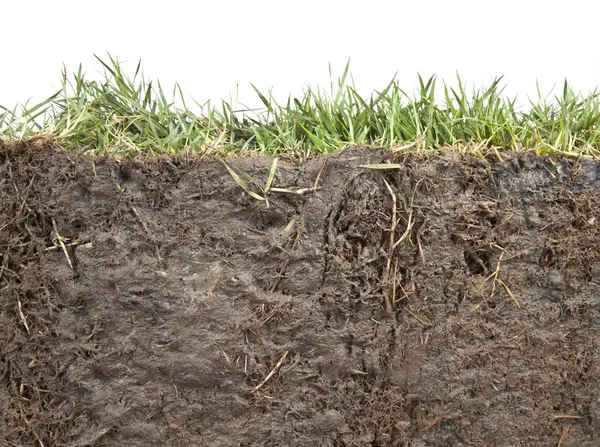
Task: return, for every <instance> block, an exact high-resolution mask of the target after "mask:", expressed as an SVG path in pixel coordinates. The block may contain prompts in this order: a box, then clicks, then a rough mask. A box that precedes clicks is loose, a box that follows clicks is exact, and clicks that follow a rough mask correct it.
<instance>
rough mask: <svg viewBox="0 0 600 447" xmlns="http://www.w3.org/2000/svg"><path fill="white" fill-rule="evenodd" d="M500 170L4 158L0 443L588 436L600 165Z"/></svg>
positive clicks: (597, 418) (355, 158)
mask: <svg viewBox="0 0 600 447" xmlns="http://www.w3.org/2000/svg"><path fill="white" fill-rule="evenodd" d="M503 157H504V159H503V160H499V159H498V158H497V157H495V156H489V157H486V158H483V159H481V158H475V157H469V156H462V155H459V154H458V153H457V152H456V151H452V150H449V151H445V152H441V153H436V154H433V153H432V154H429V155H422V154H421V155H419V154H392V153H390V152H387V151H384V150H381V149H373V148H353V149H348V150H345V151H342V152H340V153H336V154H331V155H327V156H318V157H314V158H312V159H311V160H309V161H307V162H303V163H299V164H298V163H291V162H285V161H283V160H279V163H278V164H277V166H276V169H275V174H274V178H273V182H272V184H271V185H270V187H271V188H272V189H270V190H269V191H268V192H267V193H266V194H265V193H263V191H261V188H259V187H258V186H255V185H254V184H253V183H252V181H251V180H250V179H249V178H248V177H247V176H246V175H245V174H247V175H249V176H250V177H252V179H253V180H255V181H256V183H258V185H261V186H262V187H263V189H265V187H266V185H267V183H268V177H269V171H270V170H271V168H272V166H273V164H272V159H269V158H241V159H230V160H228V165H229V166H230V167H231V168H232V169H233V170H234V171H235V172H237V173H238V174H239V178H240V179H241V180H240V182H242V181H243V182H244V184H245V185H246V186H247V187H248V188H252V190H253V191H254V192H255V196H252V195H249V194H248V193H247V192H246V191H244V189H243V188H242V187H241V186H240V184H239V182H237V181H236V180H235V179H234V176H232V174H231V173H230V172H229V171H228V170H227V169H226V167H225V165H224V164H223V163H222V162H221V161H219V160H213V161H206V160H205V161H203V160H200V159H198V158H191V157H190V158H187V157H185V156H180V157H174V158H166V157H165V158H156V159H135V160H115V159H111V158H90V157H86V156H85V155H82V154H79V155H78V154H74V153H66V152H64V151H61V150H60V149H56V148H44V149H40V148H34V147H28V146H27V145H23V146H21V147H10V148H9V147H7V146H0V260H1V263H0V265H1V267H0V269H1V270H0V293H1V297H0V445H1V446H45V447H50V446H74V447H75V446H81V447H83V446H217V447H220V446H411V447H422V446H440V447H446V446H491V445H493V446H498V447H499V446H555V445H561V446H563V447H567V446H578V447H585V446H589V447H591V446H598V445H600V394H599V391H600V364H599V362H598V360H599V355H600V354H599V353H600V350H599V348H600V347H599V344H600V343H599V341H600V339H599V334H598V331H599V328H600V309H599V306H600V250H599V241H600V163H598V162H595V161H591V160H584V159H581V160H572V159H569V160H567V159H557V158H553V159H550V158H545V157H540V156H535V155H532V154H520V155H510V154H506V155H503ZM388 162H392V163H398V164H399V165H400V167H399V168H397V169H388V170H375V169H368V168H365V167H361V166H362V165H365V164H380V163H388ZM315 184H316V185H318V188H317V189H316V190H313V187H314V186H315ZM282 190H285V191H282ZM257 196H258V197H266V199H267V200H259V199H258V198H257Z"/></svg>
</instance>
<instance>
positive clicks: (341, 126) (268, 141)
mask: <svg viewBox="0 0 600 447" xmlns="http://www.w3.org/2000/svg"><path fill="white" fill-rule="evenodd" d="M97 59H98V62H99V63H100V64H101V65H102V67H103V70H104V71H103V78H102V79H101V80H100V81H97V80H90V79H89V78H88V77H86V74H85V73H84V72H83V69H82V67H81V66H80V67H79V70H78V71H77V72H76V73H73V74H71V75H69V74H68V73H67V71H66V69H63V71H62V78H61V85H62V87H61V89H60V90H59V91H57V92H56V93H55V94H53V95H52V96H50V97H49V98H48V99H46V100H45V101H43V102H41V103H39V104H36V105H34V106H30V105H29V104H27V103H26V104H24V105H20V106H16V107H13V108H8V107H3V106H0V138H2V139H4V140H8V141H11V140H23V139H30V138H35V137H40V136H42V137H47V138H53V139H56V140H57V141H58V142H59V144H60V145H61V146H62V147H64V148H66V149H73V150H82V148H83V149H85V150H87V151H88V152H89V153H91V154H100V155H102V154H107V153H110V154H115V155H121V156H135V155H152V154H177V153H197V154H200V155H227V154H233V153H240V152H244V153H246V152H257V153H261V154H269V155H282V154H292V155H300V156H302V157H303V158H305V157H306V156H307V155H310V154H311V153H324V152H331V151H335V150H338V149H341V148H343V147H346V146H352V145H373V146H382V147H388V148H397V149H405V150H414V149H418V150H430V149H439V148H443V147H447V146H453V147H457V146H459V147H460V146H461V145H468V146H470V147H475V148H476V149H477V150H482V149H486V148H488V149H493V150H495V151H505V150H508V151H524V150H531V151H536V152H537V153H538V154H551V155H563V156H575V157H580V156H591V157H594V158H598V157H600V151H599V149H598V144H599V139H600V129H599V128H598V123H599V122H600V100H599V97H598V95H599V93H597V92H593V93H591V94H589V95H582V94H581V93H578V92H576V91H575V90H573V88H572V87H571V86H570V85H569V84H568V83H567V82H566V81H565V83H564V86H563V88H562V89H561V91H560V93H559V94H557V95H545V94H543V93H542V92H541V91H539V89H538V98H537V99H536V100H535V101H531V103H530V105H529V107H528V108H527V110H526V111H520V110H519V108H518V107H517V106H516V99H515V98H512V99H511V98H508V97H507V96H506V95H505V94H504V86H503V84H501V81H502V79H501V78H498V79H496V80H495V81H493V82H492V83H491V85H489V86H488V87H485V88H481V89H474V90H473V91H471V92H470V93H469V92H467V89H466V87H465V82H464V81H463V80H462V79H461V78H460V77H458V76H457V82H456V85H455V86H454V87H453V86H450V85H448V84H446V83H443V85H442V88H437V87H436V78H435V77H431V78H429V79H423V78H422V77H421V76H419V78H418V81H419V89H418V91H417V92H416V93H415V94H412V95H411V94H408V93H407V92H406V91H405V90H403V89H402V88H401V86H400V85H399V84H398V82H397V81H396V80H395V79H393V80H392V81H390V82H389V84H388V85H386V86H385V87H384V88H383V89H381V90H379V91H375V92H373V93H372V94H371V95H370V96H368V97H363V96H361V95H360V94H359V93H358V92H357V89H356V88H355V85H354V82H353V80H352V76H351V75H350V70H349V66H348V65H346V67H345V70H344V71H343V73H342V75H341V76H340V78H339V79H338V80H337V82H333V81H332V83H331V88H330V89H329V90H328V91H326V90H323V89H320V88H319V89H315V88H312V87H307V88H306V89H305V90H304V93H303V95H302V97H300V98H291V97H288V100H287V101H286V102H285V103H279V102H277V101H276V99H275V98H274V97H273V95H272V94H271V92H267V93H266V94H265V93H263V92H260V91H259V90H258V89H256V88H255V89H254V90H255V92H256V94H257V95H258V97H259V98H260V100H261V102H262V104H263V107H262V108H261V109H260V110H250V109H248V108H246V107H243V106H240V107H238V105H237V104H233V103H230V102H227V101H222V103H221V104H220V105H219V106H215V105H213V104H212V103H210V102H206V103H203V104H202V103H198V102H196V101H194V104H189V105H188V102H187V101H186V95H184V94H183V92H182V90H181V88H180V87H179V85H175V87H174V89H173V92H172V95H171V98H170V99H167V94H166V93H165V91H164V89H163V88H162V86H161V84H160V82H153V81H148V80H147V78H146V77H145V76H144V74H143V72H142V70H141V64H140V63H138V65H137V67H136V69H135V71H134V73H133V74H127V73H125V72H124V70H123V68H122V66H121V64H120V63H119V61H118V60H117V59H115V58H113V57H112V56H110V55H109V56H108V60H102V59H100V58H97ZM330 73H331V72H330ZM439 92H443V94H442V97H441V98H440V97H439ZM436 94H437V95H438V96H437V97H436ZM176 104H178V105H176Z"/></svg>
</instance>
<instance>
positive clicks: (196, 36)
mask: <svg viewBox="0 0 600 447" xmlns="http://www.w3.org/2000/svg"><path fill="white" fill-rule="evenodd" d="M596 4H597V2H595V1H592V0H587V1H581V0H570V1H568V2H566V1H562V2H554V1H552V0H550V1H537V0H521V1H515V0H505V1H488V0H478V1H476V0H473V1H471V0H429V1H427V0H426V1H419V0H411V1H380V0H370V1H360V2H353V1H346V2H338V1H328V0H321V1H315V0H304V1H287V0H279V1H269V0H246V1H234V0H212V1H181V0H169V1H160V2H152V1H136V0H119V1H115V0H103V1H91V0H88V1H81V0H78V1H71V0H53V1H48V0H45V1H7V0H5V1H3V2H2V5H1V6H2V16H1V19H2V20H1V22H2V23H1V24H0V36H1V41H2V43H3V45H2V53H1V66H0V104H2V105H4V106H13V105H14V104H15V103H16V102H24V101H26V100H28V99H31V101H36V100H38V99H43V98H44V97H47V96H49V95H50V94H51V93H53V92H54V91H55V89H57V88H58V87H59V84H60V72H61V69H62V66H63V64H65V65H66V67H67V70H68V71H69V72H72V71H75V70H76V69H77V67H78V65H79V64H80V63H82V64H83V68H84V71H85V72H86V73H88V75H90V76H95V77H98V72H99V71H100V70H101V66H100V64H99V63H98V62H97V61H96V60H95V59H94V54H97V55H98V56H100V57H101V58H104V59H107V56H106V55H107V52H108V53H110V54H112V55H113V56H115V57H117V58H118V59H119V60H120V61H122V62H123V63H124V68H125V69H126V71H127V72H128V73H131V74H133V70H134V69H135V66H136V64H137V61H138V60H140V59H141V60H142V64H143V68H144V72H145V75H146V77H147V78H151V79H159V80H160V81H161V83H162V84H163V87H165V89H166V90H168V91H169V93H170V91H171V89H172V86H173V84H174V82H175V81H178V82H179V83H180V85H181V86H182V89H183V91H184V93H185V94H186V95H188V96H191V97H193V98H195V99H196V100H197V101H199V102H201V103H203V102H205V101H206V100H209V99H210V100H212V101H215V100H217V101H218V100H219V99H220V98H224V99H229V98H230V97H232V96H233V97H235V95H236V88H237V89H238V92H239V97H238V99H239V101H241V102H242V103H246V104H247V105H250V106H256V105H258V102H257V98H256V96H255V95H253V94H252V89H251V87H250V83H254V84H255V85H256V86H257V87H258V88H259V89H261V90H262V91H267V90H269V89H271V88H272V89H273V92H274V94H275V96H276V98H279V99H286V98H287V95H288V94H289V93H291V94H292V95H298V94H301V92H302V89H303V87H305V86H306V85H307V84H310V85H312V86H316V85H324V86H326V85H328V82H329V72H328V66H329V64H330V63H331V67H332V70H333V74H334V76H338V75H339V74H341V72H342V70H343V68H344V65H345V63H346V61H347V60H348V58H351V71H352V74H353V76H354V79H355V81H356V85H357V86H358V88H359V91H360V92H361V93H363V94H368V93H370V92H371V91H372V90H373V89H382V88H383V87H384V86H385V85H386V83H387V82H388V81H390V80H391V78H392V77H393V76H394V75H395V74H396V73H397V79H399V81H400V82H401V85H402V87H403V88H404V89H405V90H406V91H408V92H413V91H414V88H415V87H416V85H417V73H421V74H422V75H423V76H424V77H426V78H428V77H429V76H431V75H432V74H437V75H438V77H439V78H441V79H444V80H446V81H447V82H449V83H450V84H453V83H454V82H455V81H454V79H455V74H456V72H458V73H459V74H460V76H461V77H462V78H463V79H465V80H466V81H467V82H468V83H469V85H472V84H474V85H475V86H481V85H483V84H489V82H491V81H492V80H493V78H494V77H496V76H500V75H504V79H503V81H504V82H505V83H506V84H507V89H506V92H507V94H509V95H510V96H514V95H515V94H518V95H519V101H518V102H519V103H521V104H525V103H527V97H528V95H529V96H532V95H535V92H536V80H537V81H539V83H540V85H541V87H542V90H543V91H544V92H546V93H548V92H550V90H551V89H552V88H553V86H556V89H555V92H556V91H558V90H560V88H561V87H562V83H563V81H564V79H565V78H567V79H568V80H569V81H570V82H571V83H572V85H573V86H574V87H575V88H576V89H577V90H582V91H583V92H588V91H590V90H593V89H595V88H596V86H598V85H599V84H600V53H599V51H598V47H599V46H598V40H599V38H598V31H599V27H600V26H599V25H598V23H599V22H598V16H599V15H598V13H599V12H600V7H599V6H596Z"/></svg>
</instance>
